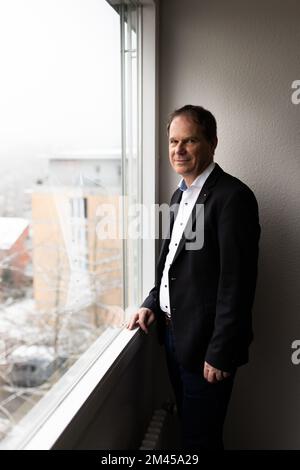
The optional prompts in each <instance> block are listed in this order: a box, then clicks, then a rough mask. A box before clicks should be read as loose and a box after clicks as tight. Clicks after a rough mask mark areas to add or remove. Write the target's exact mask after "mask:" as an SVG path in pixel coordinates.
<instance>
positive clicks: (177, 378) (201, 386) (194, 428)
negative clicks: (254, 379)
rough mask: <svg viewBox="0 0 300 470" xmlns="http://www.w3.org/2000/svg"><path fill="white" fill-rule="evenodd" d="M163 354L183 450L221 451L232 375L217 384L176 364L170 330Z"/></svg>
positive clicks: (174, 348) (172, 336)
mask: <svg viewBox="0 0 300 470" xmlns="http://www.w3.org/2000/svg"><path fill="white" fill-rule="evenodd" d="M165 350H166V357H167V365H168V370H169V375H170V380H171V383H172V386H173V389H174V393H175V398H176V404H177V409H178V415H179V419H180V424H181V433H182V447H183V449H194V450H212V449H215V450H216V449H217V450H223V448H224V447H223V425H224V420H225V416H226V411H227V407H228V403H229V400H230V395H231V391H232V386H233V381H234V376H235V374H234V373H233V374H232V375H230V377H227V378H226V379H223V380H222V381H220V382H217V383H213V384H212V383H209V382H207V380H206V379H205V378H204V376H203V366H204V364H203V363H201V364H199V370H198V371H197V372H191V371H188V370H186V369H185V368H184V367H182V365H180V364H179V363H178V360H177V357H176V345H175V341H174V335H173V329H172V326H171V325H170V326H167V327H166V333H165Z"/></svg>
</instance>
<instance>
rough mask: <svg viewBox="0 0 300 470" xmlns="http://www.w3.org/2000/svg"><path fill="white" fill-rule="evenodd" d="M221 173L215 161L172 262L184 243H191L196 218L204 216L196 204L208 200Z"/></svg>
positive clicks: (202, 208) (201, 209) (201, 208)
mask: <svg viewBox="0 0 300 470" xmlns="http://www.w3.org/2000/svg"><path fill="white" fill-rule="evenodd" d="M222 173H224V172H223V170H222V168H221V167H220V166H219V165H218V164H217V163H216V164H215V168H214V169H213V171H212V172H211V174H210V175H209V177H208V178H207V180H206V181H205V183H204V185H203V187H202V189H201V191H200V194H199V196H198V198H197V201H196V203H195V206H194V207H193V210H192V213H191V215H190V218H189V220H188V223H187V227H188V232H187V233H186V236H185V234H184V233H183V235H182V238H181V240H180V243H179V245H178V248H177V251H176V253H175V256H174V259H173V263H174V262H175V261H176V259H177V258H178V256H179V254H180V253H181V251H182V249H183V247H184V246H185V243H191V239H192V237H190V235H192V232H194V231H195V227H196V226H197V220H198V219H199V217H203V216H204V214H203V210H204V207H203V206H202V207H200V208H199V209H198V210H197V205H199V204H203V205H205V203H206V201H207V200H208V198H209V196H210V194H211V192H212V190H213V187H214V186H215V184H216V182H217V180H218V179H219V177H220V175H221V174H222ZM173 223H174V222H173ZM172 227H173V226H172Z"/></svg>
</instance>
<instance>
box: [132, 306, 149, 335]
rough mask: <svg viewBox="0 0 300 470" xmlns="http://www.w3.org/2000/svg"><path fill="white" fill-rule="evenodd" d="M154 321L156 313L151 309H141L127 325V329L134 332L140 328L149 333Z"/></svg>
mask: <svg viewBox="0 0 300 470" xmlns="http://www.w3.org/2000/svg"><path fill="white" fill-rule="evenodd" d="M154 319H155V317H154V313H153V312H152V310H150V308H145V307H141V308H139V309H138V311H137V312H136V313H134V314H133V315H132V317H131V318H130V320H129V322H128V323H126V328H128V329H129V330H133V329H134V328H137V327H138V326H140V327H141V328H142V330H143V331H144V332H145V333H148V327H149V326H150V325H151V323H153V322H154Z"/></svg>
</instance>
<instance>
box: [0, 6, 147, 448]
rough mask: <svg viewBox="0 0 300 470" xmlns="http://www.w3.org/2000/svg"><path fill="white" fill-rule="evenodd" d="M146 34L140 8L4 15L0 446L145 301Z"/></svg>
mask: <svg viewBox="0 0 300 470" xmlns="http://www.w3.org/2000/svg"><path fill="white" fill-rule="evenodd" d="M111 3H115V2H111ZM140 35H141V7H140V6H137V5H136V4H135V2H124V3H123V2H118V4H117V5H114V6H113V7H112V6H111V5H110V4H109V3H108V2H107V1H106V0H59V1H58V0H57V1H53V0H27V1H26V2H23V1H22V0H13V1H11V2H2V3H1V5H0V60H1V64H2V73H1V76H0V102H1V107H0V133H1V136H2V138H1V142H2V143H0V166H1V170H2V171H1V173H2V174H4V178H2V182H1V192H0V194H1V196H0V276H1V287H0V306H1V309H0V333H1V342H0V440H2V443H1V441H0V448H1V446H3V448H5V446H6V442H7V439H9V437H10V436H11V435H13V434H14V429H17V427H18V423H19V422H20V420H21V419H22V418H23V417H24V416H25V415H26V414H27V413H28V412H29V411H30V410H31V408H32V407H33V406H34V405H35V404H36V403H37V402H38V401H39V400H40V399H41V398H42V397H44V396H45V395H46V394H47V393H48V392H49V390H51V389H52V387H53V386H54V384H55V383H56V382H57V381H59V380H60V378H61V377H62V376H63V375H64V374H65V373H66V372H67V371H68V370H69V369H70V367H71V366H72V365H73V364H74V363H75V362H76V361H78V359H79V358H80V357H81V356H82V355H83V354H84V353H85V351H86V350H87V349H88V348H89V347H90V346H91V345H92V344H93V343H94V342H95V341H98V343H99V339H100V340H101V337H103V338H105V339H104V340H103V348H102V349H104V347H105V346H106V345H107V344H108V339H109V341H112V340H113V338H114V337H115V336H116V335H117V334H118V333H119V331H120V326H121V324H122V322H123V320H124V311H125V310H126V308H128V307H129V306H132V305H136V304H138V303H139V302H140V300H141V296H142V294H141V289H142V274H141V258H142V257H141V250H142V242H141V240H140V238H131V239H128V238H127V235H128V228H129V227H128V216H129V214H128V208H129V207H130V205H131V204H136V203H138V202H140V201H141V198H142V187H141V181H142V179H141V155H142V148H141V147H142V143H141V142H142V141H141V131H142V123H141V86H140V74H141V57H140V41H141V40H140ZM120 44H121V60H120ZM104 207H109V208H110V210H111V211H112V212H114V214H116V217H117V221H118V227H119V228H120V232H119V234H118V236H116V237H108V238H105V237H103V236H100V235H99V230H98V229H99V226H101V222H102V221H103V218H105V214H104V212H103V208H104ZM108 226H109V227H108V228H109V229H111V224H108ZM101 235H103V233H102V234H101ZM97 351H98V353H100V352H101V348H100V349H99V347H98V348H97ZM64 393H65V391H64ZM62 395H63V394H62ZM59 400H60V397H56V402H55V403H56V404H57V402H58V401H59Z"/></svg>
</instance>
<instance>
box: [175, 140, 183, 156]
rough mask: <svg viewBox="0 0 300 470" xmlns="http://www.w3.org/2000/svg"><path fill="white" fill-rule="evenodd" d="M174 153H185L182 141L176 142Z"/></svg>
mask: <svg viewBox="0 0 300 470" xmlns="http://www.w3.org/2000/svg"><path fill="white" fill-rule="evenodd" d="M176 153H178V154H182V153H185V145H184V143H182V142H178V144H177V147H176Z"/></svg>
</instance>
